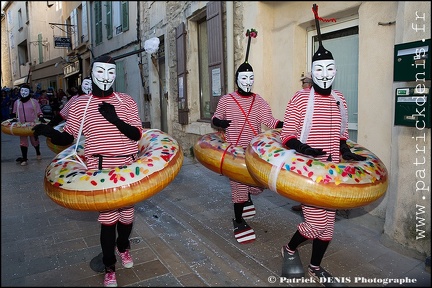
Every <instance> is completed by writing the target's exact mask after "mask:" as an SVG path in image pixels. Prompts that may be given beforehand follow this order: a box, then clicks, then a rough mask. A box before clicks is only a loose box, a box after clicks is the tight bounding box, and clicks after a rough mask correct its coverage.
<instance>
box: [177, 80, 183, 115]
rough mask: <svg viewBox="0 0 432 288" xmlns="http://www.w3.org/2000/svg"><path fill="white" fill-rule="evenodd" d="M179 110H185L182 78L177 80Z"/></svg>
mask: <svg viewBox="0 0 432 288" xmlns="http://www.w3.org/2000/svg"><path fill="white" fill-rule="evenodd" d="M178 93H179V109H184V108H185V99H184V94H183V93H184V92H183V77H179V78H178Z"/></svg>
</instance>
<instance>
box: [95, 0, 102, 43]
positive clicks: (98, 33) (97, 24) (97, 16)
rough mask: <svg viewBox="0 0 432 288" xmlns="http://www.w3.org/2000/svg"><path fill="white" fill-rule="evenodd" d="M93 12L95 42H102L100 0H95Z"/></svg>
mask: <svg viewBox="0 0 432 288" xmlns="http://www.w3.org/2000/svg"><path fill="white" fill-rule="evenodd" d="M94 5H95V6H94V13H95V30H96V37H95V42H96V45H98V44H100V43H102V5H101V1H96V2H95V3H94Z"/></svg>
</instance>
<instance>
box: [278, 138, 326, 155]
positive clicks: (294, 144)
mask: <svg viewBox="0 0 432 288" xmlns="http://www.w3.org/2000/svg"><path fill="white" fill-rule="evenodd" d="M285 145H286V146H287V147H288V148H290V149H295V150H296V151H297V152H299V153H302V154H305V155H310V156H312V157H317V156H321V155H324V154H326V153H327V152H325V151H323V149H321V148H317V149H314V148H312V147H310V146H309V145H307V144H303V143H302V142H300V141H299V140H297V139H296V138H292V139H290V140H288V141H287V142H286V143H285Z"/></svg>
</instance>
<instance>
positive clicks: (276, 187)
mask: <svg viewBox="0 0 432 288" xmlns="http://www.w3.org/2000/svg"><path fill="white" fill-rule="evenodd" d="M347 144H348V146H349V147H350V149H351V151H353V152H354V153H356V154H360V155H362V156H365V157H367V159H366V160H365V161H345V160H343V161H342V162H340V163H333V162H326V161H324V162H323V161H318V160H316V159H314V158H311V157H308V156H305V155H303V154H299V153H297V152H296V151H295V150H289V149H287V148H286V147H284V146H283V145H282V143H281V140H280V129H273V130H268V131H266V132H264V133H261V134H259V135H258V136H256V137H254V138H253V139H252V141H251V143H250V144H249V146H248V148H247V149H246V165H247V167H248V169H249V172H250V173H251V175H252V176H253V177H254V178H255V179H257V181H259V182H260V183H262V184H265V185H267V187H269V189H270V190H272V191H275V192H277V193H278V194H280V195H282V196H285V197H288V198H290V199H292V200H295V201H297V202H300V203H303V204H308V205H312V206H317V207H323V208H329V209H351V208H357V207H361V206H365V205H368V204H370V203H372V202H374V201H375V200H377V199H378V198H380V197H381V196H383V195H384V194H385V192H386V190H387V186H388V174H387V169H386V167H385V165H384V164H383V163H382V162H381V160H380V159H379V158H378V157H377V156H375V155H374V154H373V153H372V152H370V151H369V150H367V149H365V148H363V147H362V146H360V145H358V144H356V143H354V142H352V141H349V140H348V141H347Z"/></svg>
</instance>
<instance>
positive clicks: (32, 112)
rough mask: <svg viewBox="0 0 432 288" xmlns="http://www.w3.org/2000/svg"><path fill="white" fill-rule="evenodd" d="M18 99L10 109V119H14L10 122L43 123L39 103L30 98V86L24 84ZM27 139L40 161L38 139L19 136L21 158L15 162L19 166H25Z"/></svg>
mask: <svg viewBox="0 0 432 288" xmlns="http://www.w3.org/2000/svg"><path fill="white" fill-rule="evenodd" d="M20 96H21V97H20V98H19V99H18V100H17V101H15V102H14V105H13V109H12V114H11V116H12V118H14V119H13V120H12V121H11V122H21V123H25V122H35V121H36V120H37V119H38V120H39V121H40V122H42V123H45V119H44V118H43V113H42V110H41V108H40V105H39V102H38V100H36V99H33V98H32V97H31V96H30V86H29V85H27V84H24V85H22V86H21V89H20ZM29 138H30V143H31V145H32V146H33V147H34V148H35V150H36V157H37V159H38V160H41V159H42V156H41V152H40V145H39V138H38V137H37V136H20V148H21V155H22V156H21V157H19V158H17V159H16V161H17V162H19V163H20V164H21V166H26V165H27V161H28V159H27V152H28V146H29Z"/></svg>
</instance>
